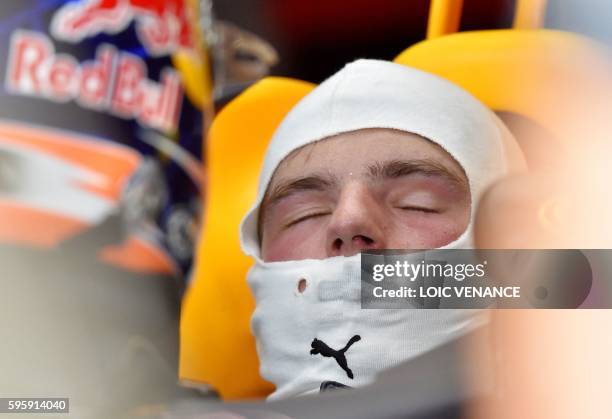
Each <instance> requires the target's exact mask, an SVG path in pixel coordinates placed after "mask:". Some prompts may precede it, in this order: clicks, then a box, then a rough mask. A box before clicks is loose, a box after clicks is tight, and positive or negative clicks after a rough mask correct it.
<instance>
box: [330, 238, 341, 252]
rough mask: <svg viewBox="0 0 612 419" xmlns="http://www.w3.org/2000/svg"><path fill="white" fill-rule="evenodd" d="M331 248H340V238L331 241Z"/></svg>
mask: <svg viewBox="0 0 612 419" xmlns="http://www.w3.org/2000/svg"><path fill="white" fill-rule="evenodd" d="M332 248H333V249H334V250H336V251H337V250H340V249H342V239H336V240H334V242H333V243H332Z"/></svg>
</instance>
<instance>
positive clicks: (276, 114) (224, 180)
mask: <svg viewBox="0 0 612 419" xmlns="http://www.w3.org/2000/svg"><path fill="white" fill-rule="evenodd" d="M313 87H314V86H313V85H311V84H309V83H306V82H302V81H298V80H291V79H284V78H266V79H264V80H262V81H260V82H258V83H256V84H255V85H253V86H252V87H250V88H249V89H247V90H246V91H245V92H244V93H242V94H241V95H240V96H238V97H237V98H236V99H234V100H233V101H232V102H230V103H229V104H228V105H226V107H225V108H224V109H223V110H222V111H221V112H220V113H219V114H218V115H217V117H216V118H215V120H214V121H213V124H212V125H211V129H210V131H209V136H208V139H207V144H206V147H207V158H208V165H207V167H208V185H207V189H206V192H207V195H206V205H205V211H204V223H203V230H202V236H201V237H200V242H199V245H198V249H197V255H196V264H195V268H194V276H193V282H192V285H191V288H190V289H189V290H188V292H187V294H186V297H185V299H184V302H183V312H182V318H181V354H180V368H179V374H180V377H181V379H183V380H187V381H193V382H200V383H206V384H209V385H211V386H212V387H213V388H214V389H215V390H217V391H218V392H219V393H220V395H221V396H222V397H223V398H225V399H245V398H256V397H264V396H266V395H267V394H269V393H270V392H271V391H272V389H273V387H272V385H271V384H270V383H267V382H265V381H263V380H262V379H261V378H260V376H259V363H258V360H257V353H256V351H255V341H254V338H253V336H252V335H251V332H250V326H249V321H250V316H251V314H252V311H253V308H254V303H253V301H252V297H251V294H250V291H249V289H248V286H247V283H246V273H247V270H248V268H249V267H250V266H251V260H250V259H249V258H248V257H246V256H245V255H244V254H243V253H242V252H241V250H240V244H239V239H238V227H239V224H240V221H241V219H242V217H243V216H244V215H245V214H246V212H247V210H248V209H249V207H250V205H251V204H252V203H253V202H254V200H255V196H256V191H257V180H258V177H259V172H260V170H261V167H262V164H263V157H264V153H265V150H266V147H267V145H268V142H269V140H270V138H271V137H272V134H273V133H274V131H275V130H276V127H277V126H278V125H279V123H280V122H281V121H282V119H283V118H284V117H285V115H286V114H287V112H289V110H290V109H291V108H292V107H293V106H294V105H295V104H296V103H297V102H298V101H299V100H300V99H301V98H302V97H304V96H305V95H306V94H307V93H308V92H310V91H311V90H312V89H313Z"/></svg>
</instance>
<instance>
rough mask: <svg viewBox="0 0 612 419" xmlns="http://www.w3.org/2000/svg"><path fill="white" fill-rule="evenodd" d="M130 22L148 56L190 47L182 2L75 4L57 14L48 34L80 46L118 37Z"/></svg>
mask: <svg viewBox="0 0 612 419" xmlns="http://www.w3.org/2000/svg"><path fill="white" fill-rule="evenodd" d="M132 22H135V28H136V33H137V35H138V37H139V39H140V41H141V42H142V44H143V46H144V47H145V48H146V49H147V50H148V51H149V53H150V54H151V55H157V56H159V55H166V54H169V53H171V52H172V51H176V49H177V48H179V47H184V48H190V47H191V46H192V39H191V33H190V21H189V19H188V10H187V8H186V7H185V0H77V1H74V2H71V3H68V4H66V5H64V6H62V7H61V8H60V9H59V10H58V11H57V13H56V14H55V16H54V17H53V20H52V22H51V33H52V35H53V36H54V37H55V38H57V39H60V40H63V41H68V42H79V41H82V40H83V39H85V38H88V37H92V36H95V35H98V34H100V33H107V34H116V33H119V32H121V31H123V30H124V29H126V28H127V27H128V26H129V25H130V23H132Z"/></svg>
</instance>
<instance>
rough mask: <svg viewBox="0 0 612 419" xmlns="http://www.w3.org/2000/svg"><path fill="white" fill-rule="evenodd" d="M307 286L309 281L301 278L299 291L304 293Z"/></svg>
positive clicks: (298, 286) (298, 285)
mask: <svg viewBox="0 0 612 419" xmlns="http://www.w3.org/2000/svg"><path fill="white" fill-rule="evenodd" d="M307 286H308V282H307V281H306V280H305V279H304V278H300V280H299V281H298V284H297V289H298V292H299V293H300V294H302V293H303V292H304V291H305V290H306V287H307Z"/></svg>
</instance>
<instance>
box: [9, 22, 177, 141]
mask: <svg viewBox="0 0 612 419" xmlns="http://www.w3.org/2000/svg"><path fill="white" fill-rule="evenodd" d="M9 54H10V55H9V63H8V68H7V71H6V79H5V85H6V89H7V90H8V91H9V92H11V93H13V94H19V95H25V96H32V97H39V98H44V99H47V100H53V101H56V102H70V101H75V102H76V103H78V104H79V105H80V106H83V107H85V108H89V109H93V110H97V111H103V112H109V113H111V114H113V115H115V116H118V117H121V118H124V119H135V120H137V121H138V122H139V123H140V124H141V125H143V126H146V127H151V128H155V129H158V130H160V131H162V132H172V131H174V130H176V128H177V126H178V118H179V111H180V105H181V100H182V88H181V81H180V77H179V75H178V73H177V72H176V71H175V70H173V69H171V68H166V69H164V70H163V72H162V75H161V79H160V81H159V82H155V81H153V80H150V79H149V78H148V77H147V67H146V64H145V62H144V61H143V60H142V59H141V58H140V57H138V56H137V55H134V54H130V53H128V52H124V51H122V52H119V51H117V49H115V47H113V46H112V45H105V44H103V45H101V46H100V47H99V48H98V50H97V52H96V58H95V59H93V60H88V61H85V62H83V63H79V62H78V61H77V60H76V59H75V58H74V57H72V56H70V55H68V54H57V53H56V52H55V48H54V46H53V44H52V43H51V40H50V39H49V37H48V36H46V35H44V34H41V33H38V32H32V31H25V30H20V31H16V32H14V33H13V35H12V37H11V47H10V52H9Z"/></svg>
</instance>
